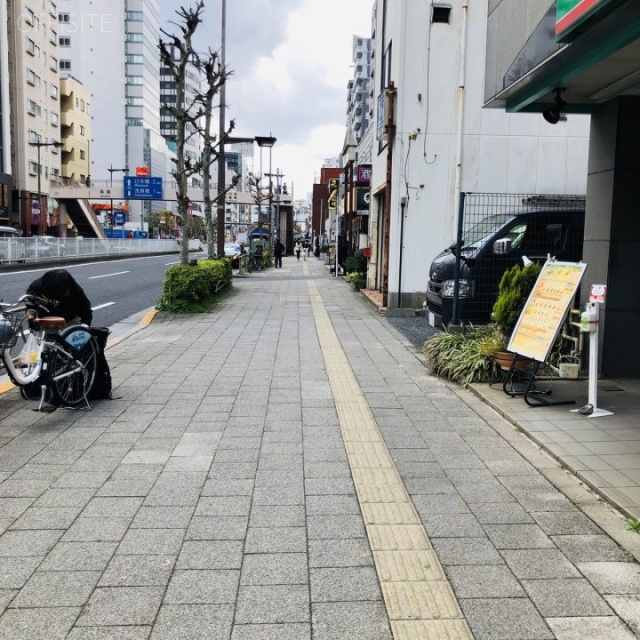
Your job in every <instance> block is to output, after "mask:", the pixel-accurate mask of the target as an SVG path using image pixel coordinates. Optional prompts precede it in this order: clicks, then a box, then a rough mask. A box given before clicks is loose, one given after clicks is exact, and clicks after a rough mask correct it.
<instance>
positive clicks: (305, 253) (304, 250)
mask: <svg viewBox="0 0 640 640" xmlns="http://www.w3.org/2000/svg"><path fill="white" fill-rule="evenodd" d="M308 255H309V245H308V244H305V245H304V246H303V247H302V259H303V260H304V261H305V262H306V261H307V256H308Z"/></svg>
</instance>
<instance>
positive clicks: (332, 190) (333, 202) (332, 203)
mask: <svg viewBox="0 0 640 640" xmlns="http://www.w3.org/2000/svg"><path fill="white" fill-rule="evenodd" d="M338 184H339V183H338V179H337V178H332V179H331V180H329V211H336V210H337V209H338Z"/></svg>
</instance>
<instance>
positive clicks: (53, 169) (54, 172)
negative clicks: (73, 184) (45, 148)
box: [51, 167, 60, 176]
mask: <svg viewBox="0 0 640 640" xmlns="http://www.w3.org/2000/svg"><path fill="white" fill-rule="evenodd" d="M51 175H52V176H59V175H60V169H58V168H57V167H51Z"/></svg>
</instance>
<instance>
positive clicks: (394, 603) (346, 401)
mask: <svg viewBox="0 0 640 640" xmlns="http://www.w3.org/2000/svg"><path fill="white" fill-rule="evenodd" d="M304 267H306V264H305V265H304ZM304 267H303V271H304V270H305V269H304ZM307 287H308V289H307V290H308V292H309V297H310V298H311V308H312V311H313V316H314V319H315V323H316V332H317V334H318V341H319V343H320V349H321V351H322V357H323V358H324V363H325V368H326V371H327V376H328V378H329V384H330V386H331V392H332V395H333V399H334V402H335V405H336V410H337V412H338V421H339V423H340V431H341V433H342V438H343V440H344V445H345V449H346V452H347V459H348V461H349V466H350V468H351V475H352V478H353V483H354V485H355V488H356V494H357V497H358V502H359V504H360V509H361V511H362V517H363V520H364V523H365V528H366V532H367V538H368V539H369V545H370V547H371V550H372V554H373V559H374V565H375V568H376V572H377V574H378V579H379V581H380V585H381V588H382V594H383V598H384V603H385V607H386V610H387V615H388V617H389V621H390V624H391V630H392V633H393V637H394V639H395V640H416V639H417V638H420V639H424V640H432V639H434V640H435V639H438V640H440V639H443V638H447V640H473V635H472V634H471V631H470V629H469V626H468V625H467V622H466V620H465V619H464V617H463V615H462V611H461V609H460V607H459V605H458V602H457V600H456V597H455V595H454V593H453V590H452V588H451V585H450V584H449V581H448V580H447V578H446V576H445V574H444V571H443V569H442V565H441V564H440V561H439V560H438V558H437V556H436V554H435V552H434V551H433V547H432V546H431V542H430V541H429V537H428V535H427V532H426V531H425V528H424V526H423V525H422V522H421V520H420V518H419V516H418V514H417V512H416V509H415V507H414V505H413V502H412V501H411V497H410V496H409V494H408V493H407V490H406V487H405V486H404V483H403V482H402V479H401V478H400V474H399V473H398V470H397V469H396V466H395V463H394V462H393V458H392V457H391V454H390V453H389V450H388V449H387V446H386V444H385V442H384V439H383V437H382V434H381V433H380V430H379V429H378V425H377V424H376V421H375V418H374V417H373V414H372V413H371V409H370V408H369V405H368V404H367V401H366V399H365V397H364V394H363V392H362V389H361V388H360V385H359V384H358V381H357V379H356V377H355V374H354V373H353V370H352V368H351V365H350V364H349V361H348V360H347V356H346V354H345V352H344V350H343V349H342V345H341V344H340V341H339V340H338V336H337V334H336V332H335V329H334V328H333V324H332V323H331V319H330V317H329V314H328V312H327V309H326V308H325V306H324V303H323V301H322V298H321V297H320V293H319V290H318V287H317V285H316V283H315V282H307Z"/></svg>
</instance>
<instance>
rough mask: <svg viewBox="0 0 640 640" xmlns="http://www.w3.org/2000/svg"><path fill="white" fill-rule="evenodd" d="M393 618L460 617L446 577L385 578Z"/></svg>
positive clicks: (389, 608) (385, 596)
mask: <svg viewBox="0 0 640 640" xmlns="http://www.w3.org/2000/svg"><path fill="white" fill-rule="evenodd" d="M381 585H382V594H383V596H384V600H385V605H386V607H387V613H388V614H389V618H390V619H391V620H441V619H443V618H461V617H462V614H461V612H460V609H459V608H458V603H457V602H456V599H455V596H454V595H453V591H452V590H451V587H450V586H449V583H448V582H446V581H445V580H438V581H423V582H408V581H406V582H382V583H381Z"/></svg>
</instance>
